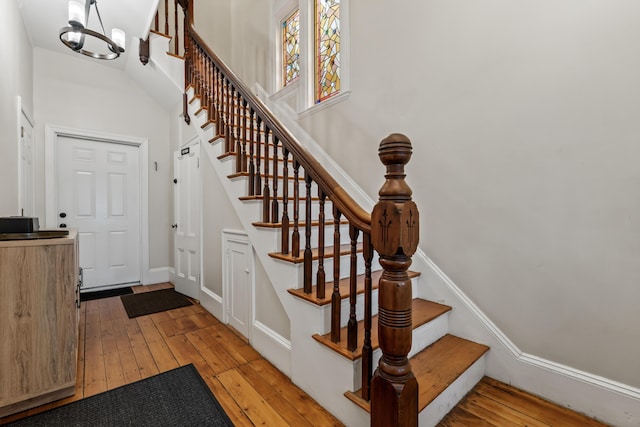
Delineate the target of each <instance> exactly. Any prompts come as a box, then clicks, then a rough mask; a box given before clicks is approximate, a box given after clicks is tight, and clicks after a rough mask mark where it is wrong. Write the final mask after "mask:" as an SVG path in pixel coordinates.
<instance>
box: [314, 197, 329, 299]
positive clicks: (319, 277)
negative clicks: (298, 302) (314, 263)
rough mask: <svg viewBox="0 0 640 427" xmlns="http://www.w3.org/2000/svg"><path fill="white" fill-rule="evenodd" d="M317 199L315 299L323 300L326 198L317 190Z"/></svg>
mask: <svg viewBox="0 0 640 427" xmlns="http://www.w3.org/2000/svg"><path fill="white" fill-rule="evenodd" d="M318 197H319V198H320V207H319V213H318V221H319V224H318V272H317V273H316V298H318V299H324V296H325V282H326V281H327V278H326V273H325V271H324V222H325V218H324V204H325V200H326V199H327V196H326V195H325V194H324V192H323V191H322V190H321V189H319V188H318Z"/></svg>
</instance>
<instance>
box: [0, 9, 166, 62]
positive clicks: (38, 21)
mask: <svg viewBox="0 0 640 427" xmlns="http://www.w3.org/2000/svg"><path fill="white" fill-rule="evenodd" d="M2 1H6V0H2ZM10 1H16V2H17V4H18V7H19V8H20V10H21V13H22V19H23V20H24V24H25V26H26V28H27V32H28V34H29V37H30V39H31V44H32V46H33V47H40V48H43V49H49V50H53V51H56V52H60V53H64V54H69V55H76V56H80V57H84V58H86V59H87V60H90V61H99V60H97V59H93V58H89V57H86V56H84V55H78V54H77V53H75V52H73V51H72V50H70V49H69V48H68V47H66V46H64V45H63V44H62V42H60V39H59V32H60V29H61V28H62V27H64V26H66V25H67V21H68V8H69V6H68V0H10ZM87 1H89V0H87ZM158 1H159V0H97V5H98V8H99V10H100V16H101V17H102V22H103V24H104V28H105V30H106V32H107V35H108V36H110V34H111V29H112V28H114V27H116V28H120V29H122V30H124V31H125V34H126V51H125V53H124V54H123V55H122V56H121V57H120V58H118V59H115V60H113V61H101V62H102V63H104V65H110V66H114V67H118V68H124V65H125V64H126V58H127V56H128V55H131V54H133V55H136V56H137V55H138V39H139V38H140V37H145V36H146V35H147V33H148V32H149V28H150V27H151V23H152V21H153V17H154V15H155V12H156V10H157V8H158ZM87 27H88V28H90V29H92V30H94V31H98V32H101V27H100V23H99V21H98V18H97V16H96V13H95V9H94V8H93V7H92V8H91V12H90V14H89V24H88V25H87Z"/></svg>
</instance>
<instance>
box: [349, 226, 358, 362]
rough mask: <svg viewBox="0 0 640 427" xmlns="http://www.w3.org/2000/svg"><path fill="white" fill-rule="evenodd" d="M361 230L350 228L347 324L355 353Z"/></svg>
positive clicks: (350, 346) (351, 345)
mask: <svg viewBox="0 0 640 427" xmlns="http://www.w3.org/2000/svg"><path fill="white" fill-rule="evenodd" d="M359 234H360V230H358V229H357V228H356V227H354V226H352V225H350V226H349V237H350V238H351V257H350V260H349V323H348V324H347V348H348V349H349V351H355V350H356V347H357V346H358V319H356V301H357V300H356V298H357V297H358V293H357V292H358V282H357V280H358V277H357V276H358V253H357V251H358V235H359Z"/></svg>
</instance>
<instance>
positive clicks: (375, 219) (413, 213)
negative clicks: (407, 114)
mask: <svg viewBox="0 0 640 427" xmlns="http://www.w3.org/2000/svg"><path fill="white" fill-rule="evenodd" d="M378 155H379V157H380V161H381V162H382V163H383V164H384V165H385V166H386V167H387V173H386V175H385V178H386V181H385V183H384V185H383V186H382V188H381V189H380V191H379V193H378V194H379V196H380V199H379V201H378V203H377V204H376V206H375V207H374V208H373V212H372V214H371V240H372V243H373V247H374V248H375V249H376V251H378V253H379V254H380V265H381V266H382V268H383V269H384V272H383V274H382V277H381V278H380V285H379V289H378V313H379V316H378V319H379V320H378V322H379V323H378V338H379V341H380V348H381V350H382V358H381V359H380V363H379V364H378V368H377V369H376V371H375V373H374V376H373V380H372V382H371V425H372V426H380V427H382V426H384V427H400V426H402V427H412V426H417V425H418V382H417V380H416V378H415V376H414V375H413V372H412V371H411V364H410V363H409V359H408V358H407V355H408V354H409V351H410V350H411V332H412V326H411V300H412V295H411V279H410V278H409V275H408V274H407V270H408V269H409V266H410V265H411V256H412V255H413V254H414V253H415V251H416V249H417V247H418V239H419V228H418V224H419V221H418V209H417V207H416V204H415V203H413V201H412V200H411V194H412V192H411V189H410V188H409V186H408V185H407V183H406V181H405V173H404V166H405V165H406V164H407V163H408V162H409V159H410V158H411V141H409V138H407V137H406V136H404V135H401V134H391V135H389V136H388V137H386V138H385V139H383V140H382V142H381V143H380V148H379V150H378Z"/></svg>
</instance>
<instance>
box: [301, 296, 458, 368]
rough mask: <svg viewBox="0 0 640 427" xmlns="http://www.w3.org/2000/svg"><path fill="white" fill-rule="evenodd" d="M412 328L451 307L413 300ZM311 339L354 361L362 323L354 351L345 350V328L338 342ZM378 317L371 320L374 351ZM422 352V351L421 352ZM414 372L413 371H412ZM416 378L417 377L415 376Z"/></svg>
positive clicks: (359, 346) (359, 354)
mask: <svg viewBox="0 0 640 427" xmlns="http://www.w3.org/2000/svg"><path fill="white" fill-rule="evenodd" d="M412 303H413V304H412V319H411V320H412V324H413V325H412V326H413V329H416V328H418V327H419V326H421V325H424V324H425V323H428V322H430V321H432V320H433V319H436V318H437V317H439V316H441V315H443V314H445V313H446V312H448V311H449V310H451V307H449V306H446V305H442V304H438V303H436V302H432V301H426V300H423V299H419V298H415V299H414V300H413V301H412ZM313 338H314V339H315V340H316V341H318V342H319V343H321V344H324V345H326V346H327V347H329V348H330V349H332V350H333V351H335V352H337V353H338V354H341V355H342V356H344V357H346V358H347V359H350V360H356V359H358V358H360V357H362V346H363V344H364V321H363V320H361V321H359V322H358V343H357V347H356V350H355V351H349V350H348V349H347V327H346V326H345V327H343V328H340V341H339V342H337V343H334V342H333V341H331V333H330V332H329V333H328V334H324V335H320V334H314V335H313ZM379 346H380V344H379V343H378V316H377V315H376V316H373V317H372V319H371V348H373V349H374V350H375V349H376V348H378V347H379ZM423 351H424V350H423ZM414 372H415V369H414ZM416 376H417V375H416Z"/></svg>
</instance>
